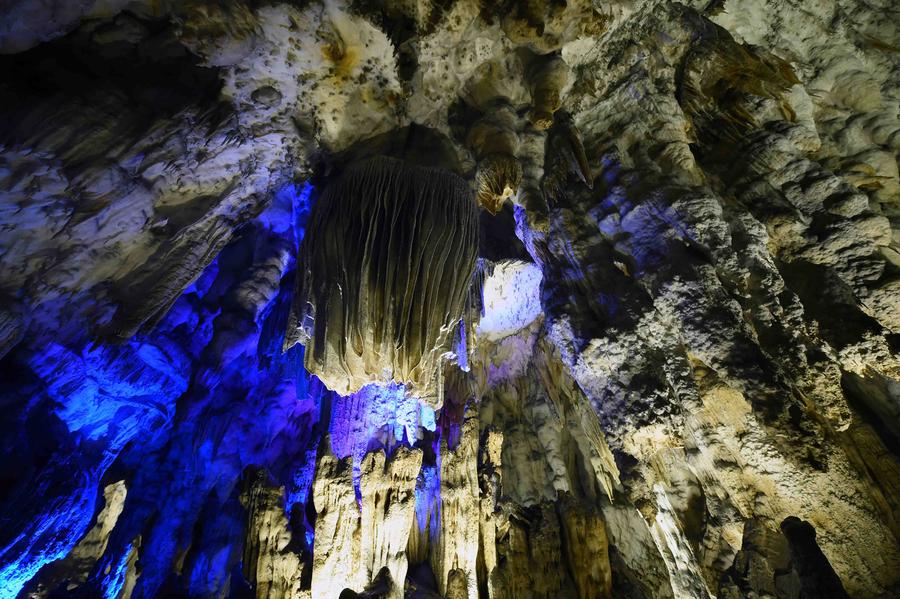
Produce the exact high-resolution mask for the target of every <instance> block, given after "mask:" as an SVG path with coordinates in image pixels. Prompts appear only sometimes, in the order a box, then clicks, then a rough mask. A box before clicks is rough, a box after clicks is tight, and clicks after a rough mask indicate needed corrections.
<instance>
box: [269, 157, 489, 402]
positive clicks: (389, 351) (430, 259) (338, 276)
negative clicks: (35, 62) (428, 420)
mask: <svg viewBox="0 0 900 599" xmlns="http://www.w3.org/2000/svg"><path fill="white" fill-rule="evenodd" d="M477 252H478V208H477V205H476V204H475V201H474V199H473V198H472V194H471V191H470V190H469V186H468V185H467V184H466V182H465V181H464V180H462V179H461V178H459V177H457V176H456V175H454V174H452V173H450V172H447V171H444V170H442V169H437V168H424V167H419V166H413V165H410V164H408V163H405V162H402V161H400V160H395V159H392V158H386V157H376V158H371V159H368V160H366V161H363V162H360V163H357V164H355V165H352V166H350V167H348V168H347V170H346V171H345V172H344V173H343V174H342V175H341V176H340V178H338V179H337V180H335V181H334V182H333V183H331V184H330V185H329V186H328V187H327V188H326V190H325V191H324V193H323V195H322V197H321V199H320V200H319V202H318V203H317V205H316V207H315V209H314V211H313V214H312V217H311V222H310V224H309V227H308V232H307V234H306V237H305V238H304V242H303V246H302V248H301V250H300V264H301V265H302V269H303V272H302V274H301V276H300V277H299V280H298V293H297V294H296V298H295V304H294V309H293V310H292V320H291V324H290V330H289V331H288V335H287V342H286V344H287V345H288V346H291V345H294V344H295V343H297V342H300V343H303V344H304V345H305V346H306V353H305V366H306V368H307V370H308V371H309V372H310V373H312V374H315V375H316V376H318V377H319V379H321V380H322V382H323V383H325V385H326V386H327V387H328V388H329V389H331V390H333V391H336V392H338V393H340V394H341V395H348V394H350V393H353V392H355V391H357V390H359V389H360V388H361V387H363V386H364V385H366V384H369V383H373V382H389V381H394V382H397V383H402V384H404V385H406V386H407V389H408V390H409V392H410V393H412V394H414V395H416V396H417V397H419V398H421V400H422V401H423V402H424V403H428V404H431V405H432V406H434V407H438V406H439V405H440V404H441V401H442V398H441V395H442V394H441V386H442V385H441V362H442V359H443V356H444V354H445V353H447V352H449V351H450V349H451V344H452V342H453V338H454V336H455V335H457V334H458V330H459V323H460V319H461V318H462V317H463V315H464V311H465V309H466V304H467V298H468V297H469V291H470V285H471V284H472V281H473V272H474V270H475V261H476V256H477Z"/></svg>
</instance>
